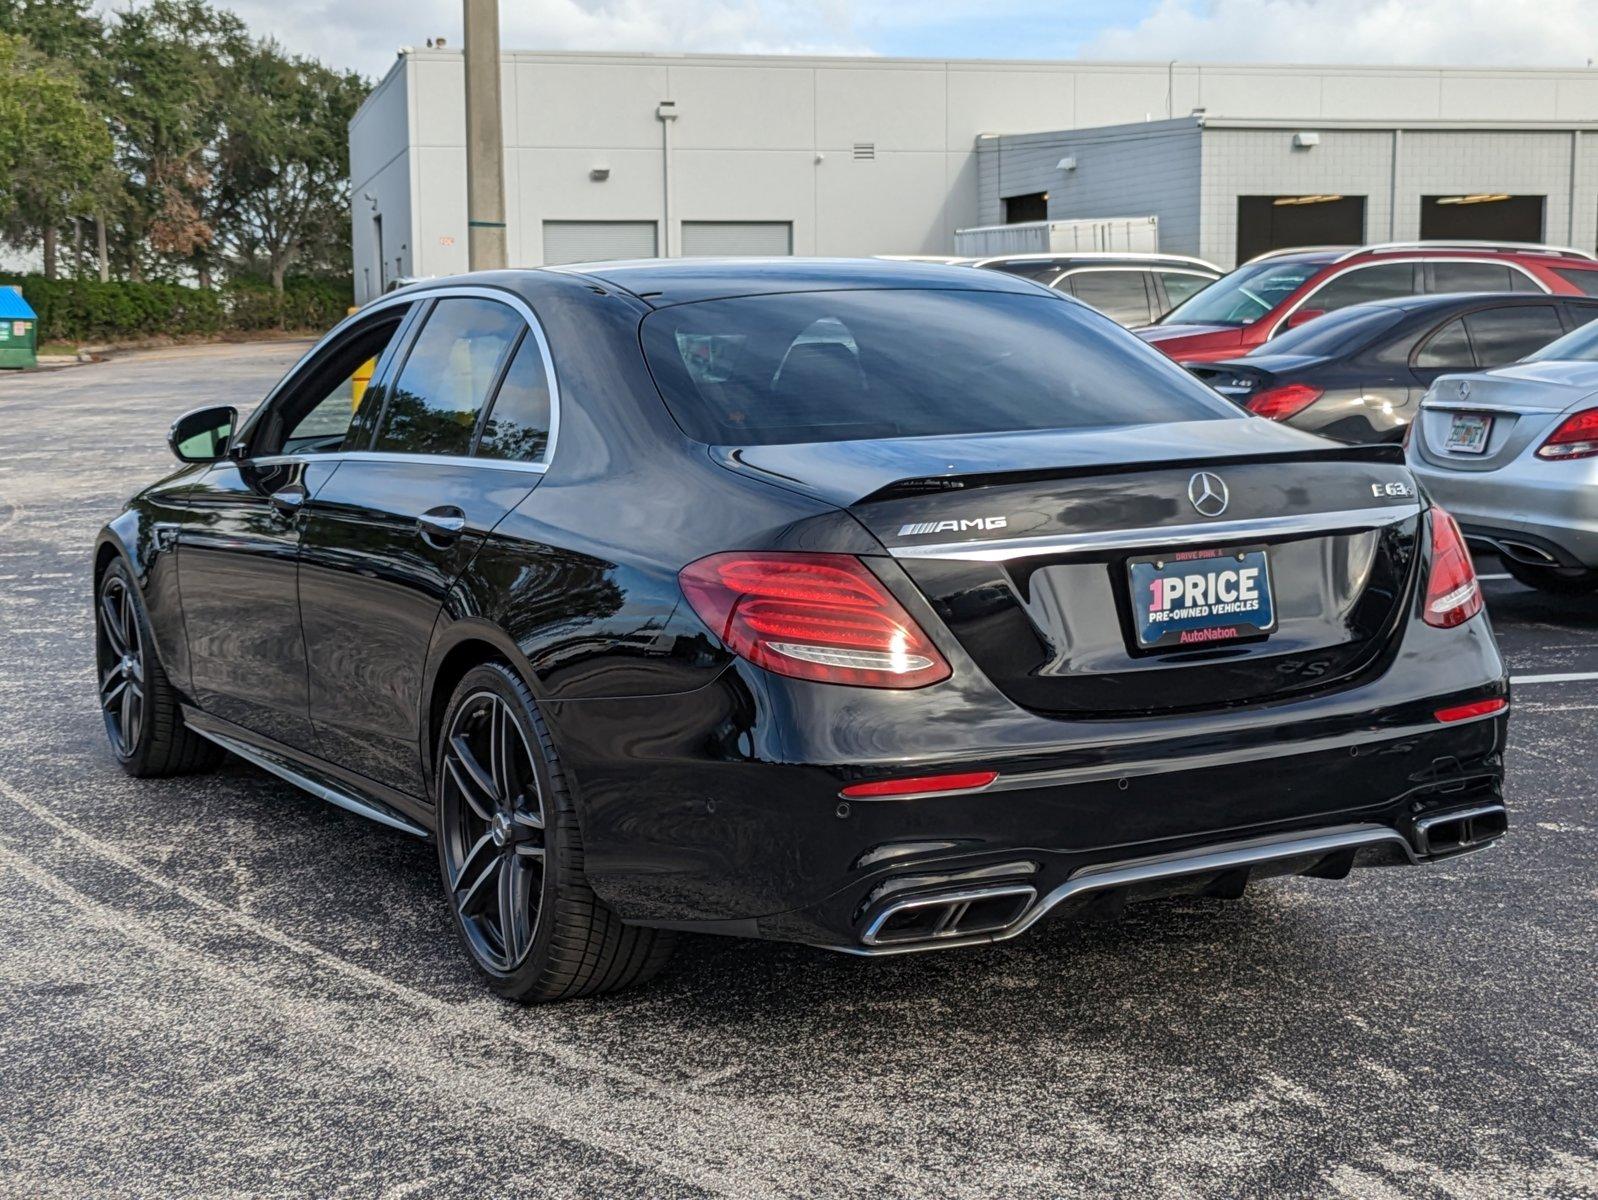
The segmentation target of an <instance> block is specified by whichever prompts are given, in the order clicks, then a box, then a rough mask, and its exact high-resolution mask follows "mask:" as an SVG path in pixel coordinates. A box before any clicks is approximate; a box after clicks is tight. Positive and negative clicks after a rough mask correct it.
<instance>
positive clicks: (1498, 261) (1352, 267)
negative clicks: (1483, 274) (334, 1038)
mask: <svg viewBox="0 0 1598 1200" xmlns="http://www.w3.org/2000/svg"><path fill="white" fill-rule="evenodd" d="M1439 262H1458V263H1480V264H1483V265H1486V266H1489V267H1508V268H1509V269H1510V270H1511V271H1519V272H1520V273H1521V274H1522V275H1524V276H1525V277H1526V278H1527V279H1529V280H1531V281H1532V283H1534V284H1536V285H1537V290H1538V291H1539V292H1541V293H1542V294H1543V295H1545V296H1551V295H1553V294H1554V290H1553V288H1551V287H1549V286H1548V285H1547V284H1546V283H1544V282H1543V281H1542V280H1541V279H1538V278H1537V276H1535V275H1533V274H1532V273H1531V272H1530V271H1528V270H1526V268H1525V267H1523V266H1521V265H1520V264H1519V263H1518V262H1512V261H1510V260H1508V259H1503V258H1466V257H1462V256H1459V255H1447V256H1444V255H1439V254H1414V255H1405V256H1402V257H1400V256H1394V257H1392V258H1376V259H1372V260H1371V261H1370V262H1361V263H1351V264H1349V265H1348V266H1346V267H1342V268H1340V269H1338V270H1336V271H1333V272H1332V273H1331V274H1330V275H1328V276H1327V277H1326V278H1325V279H1323V280H1321V281H1320V282H1319V283H1317V284H1316V285H1315V287H1314V289H1313V290H1312V291H1310V292H1309V293H1308V294H1307V295H1305V296H1304V297H1303V299H1301V300H1299V301H1298V303H1296V304H1294V305H1293V307H1292V308H1290V309H1288V310H1287V311H1286V312H1285V313H1283V314H1282V315H1281V317H1279V318H1278V319H1277V322H1276V324H1275V326H1273V327H1272V329H1271V331H1270V332H1269V333H1268V334H1266V335H1265V340H1266V341H1270V340H1271V339H1272V338H1273V337H1275V336H1276V335H1277V334H1278V333H1280V332H1282V328H1283V326H1285V325H1286V324H1287V322H1288V320H1289V318H1291V317H1292V315H1293V314H1294V313H1296V312H1297V311H1298V310H1299V309H1301V308H1303V307H1304V305H1306V304H1308V303H1309V302H1310V301H1311V300H1313V299H1314V298H1315V297H1316V296H1318V295H1319V294H1320V293H1321V291H1322V290H1323V289H1324V288H1326V287H1327V286H1328V285H1329V284H1331V283H1332V282H1333V281H1334V280H1337V279H1341V278H1342V277H1343V276H1344V275H1348V274H1350V273H1352V272H1354V271H1362V270H1364V269H1365V268H1366V267H1386V266H1392V265H1394V264H1398V263H1411V264H1413V263H1439ZM1410 294H1411V295H1416V296H1444V295H1447V294H1448V293H1446V292H1412V293H1410ZM1520 294H1521V295H1527V296H1529V295H1531V293H1530V292H1522V293H1520Z"/></svg>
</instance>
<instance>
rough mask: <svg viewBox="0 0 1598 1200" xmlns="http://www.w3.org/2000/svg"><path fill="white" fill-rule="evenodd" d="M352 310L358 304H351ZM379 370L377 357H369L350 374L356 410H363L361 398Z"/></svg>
mask: <svg viewBox="0 0 1598 1200" xmlns="http://www.w3.org/2000/svg"><path fill="white" fill-rule="evenodd" d="M349 311H350V312H352V313H353V312H355V311H356V306H355V305H351V306H350V309H349ZM376 370H377V359H375V358H369V359H367V360H366V361H365V362H363V363H362V364H361V365H360V366H358V367H356V368H355V374H353V375H351V376H350V408H351V410H352V411H354V412H360V411H361V398H362V397H364V396H365V395H366V389H367V388H368V387H370V386H371V383H372V374H373V372H375V371H376Z"/></svg>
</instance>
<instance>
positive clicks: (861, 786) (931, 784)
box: [838, 771, 999, 800]
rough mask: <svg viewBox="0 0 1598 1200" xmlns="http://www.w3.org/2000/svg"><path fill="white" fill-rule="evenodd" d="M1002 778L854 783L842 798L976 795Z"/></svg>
mask: <svg viewBox="0 0 1598 1200" xmlns="http://www.w3.org/2000/svg"><path fill="white" fill-rule="evenodd" d="M998 777H999V773H998V772H997V771H963V772H961V773H960V774H958V775H918V776H916V777H915V778H913V779H879V780H877V781H876V782H875V783H851V784H850V785H849V786H848V787H846V788H844V789H843V791H841V792H839V793H838V794H839V795H840V796H848V797H849V798H850V799H862V798H863V799H867V800H870V799H877V800H882V799H887V798H889V797H892V796H926V795H930V794H931V793H933V792H974V791H977V790H979V789H981V788H985V787H987V786H988V784H990V783H992V782H993V781H994V780H995V779H997V778H998Z"/></svg>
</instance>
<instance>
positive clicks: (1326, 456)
mask: <svg viewBox="0 0 1598 1200" xmlns="http://www.w3.org/2000/svg"><path fill="white" fill-rule="evenodd" d="M1295 462H1297V463H1301V462H1349V463H1373V464H1380V465H1383V466H1394V467H1401V466H1403V465H1404V464H1405V457H1404V448H1403V447H1402V446H1400V445H1397V444H1396V443H1393V442H1380V443H1374V444H1370V445H1363V446H1337V445H1331V446H1327V447H1326V448H1325V449H1324V450H1321V449H1314V450H1290V451H1286V452H1281V453H1275V454H1249V455H1243V456H1237V455H1225V456H1220V457H1215V456H1210V457H1202V456H1201V457H1195V458H1180V459H1164V460H1160V461H1154V462H1132V463H1101V464H1095V465H1092V466H1071V467H1044V468H1040V469H1035V470H1026V471H992V472H986V473H979V474H970V475H938V476H920V477H915V476H911V477H907V478H905V479H897V480H895V481H894V482H892V483H890V484H887V485H886V486H884V487H881V488H878V489H877V490H876V491H874V492H872V493H871V494H870V495H868V496H862V497H861V498H860V499H859V500H857V501H856V502H855V503H857V504H870V503H872V502H873V501H878V500H901V499H904V498H906V497H910V496H926V495H934V494H937V493H940V492H958V491H967V490H970V489H974V488H984V487H998V486H1000V485H1003V484H1010V483H1036V482H1041V481H1043V480H1048V479H1083V478H1087V477H1090V476H1093V477H1103V476H1106V475H1131V474H1137V473H1140V472H1143V471H1155V470H1186V469H1192V470H1198V469H1200V468H1203V467H1229V466H1241V465H1243V464H1251V463H1295Z"/></svg>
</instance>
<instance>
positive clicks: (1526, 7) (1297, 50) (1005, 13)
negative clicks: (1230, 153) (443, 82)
mask: <svg viewBox="0 0 1598 1200" xmlns="http://www.w3.org/2000/svg"><path fill="white" fill-rule="evenodd" d="M133 2H134V3H137V2H138V0H133ZM128 3H129V0H96V4H97V7H99V8H101V9H102V10H105V11H110V10H111V9H113V8H118V7H126V6H127V4H128ZM218 3H219V6H220V7H225V8H231V9H233V10H234V11H235V12H236V13H238V14H239V16H241V17H242V18H244V20H245V21H246V22H247V23H248V24H249V25H250V27H251V28H252V29H254V30H255V31H256V32H257V33H258V34H261V35H271V36H273V37H275V38H276V39H277V40H278V41H280V42H281V43H283V44H284V45H285V46H286V47H287V48H288V49H290V50H292V51H295V52H297V53H301V54H305V55H308V56H312V57H317V58H321V59H322V60H323V61H325V62H328V63H330V64H332V65H334V66H341V67H352V68H354V69H356V70H359V71H361V72H362V73H364V74H366V75H370V76H374V77H376V76H379V75H382V74H383V73H384V72H385V71H387V70H388V68H389V66H390V65H391V64H392V62H393V61H394V52H395V50H396V48H397V47H399V46H401V45H412V46H417V47H420V46H422V45H424V44H425V43H426V41H427V39H428V38H429V37H440V36H442V37H444V38H445V39H446V40H447V42H448V44H450V45H451V46H459V45H460V37H461V16H460V14H461V6H460V3H459V0H218ZM500 18H501V44H502V45H503V46H504V47H505V48H506V49H526V50H655V51H677V52H688V53H695V52H698V53H711V52H726V53H761V54H851V55H909V56H919V57H928V58H1099V59H1150V60H1158V61H1166V60H1169V59H1173V58H1175V59H1180V60H1182V61H1186V62H1316V63H1340V62H1370V63H1437V64H1449V65H1464V66H1471V65H1482V66H1563V67H1583V66H1587V65H1590V64H1591V63H1593V61H1594V60H1595V59H1598V0H1055V2H1054V3H1045V2H1043V0H919V2H918V0H501V3H500ZM1595 69H1598V68H1595Z"/></svg>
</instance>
